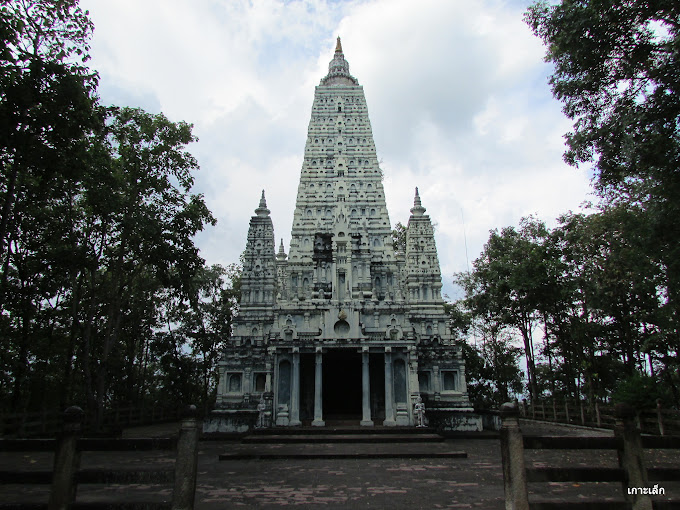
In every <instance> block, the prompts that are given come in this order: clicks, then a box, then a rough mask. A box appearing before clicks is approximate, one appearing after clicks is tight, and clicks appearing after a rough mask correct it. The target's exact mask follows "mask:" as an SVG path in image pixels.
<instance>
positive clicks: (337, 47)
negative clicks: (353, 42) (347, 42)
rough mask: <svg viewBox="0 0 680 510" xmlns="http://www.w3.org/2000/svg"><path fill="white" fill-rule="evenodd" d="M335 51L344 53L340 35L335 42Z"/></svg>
mask: <svg viewBox="0 0 680 510" xmlns="http://www.w3.org/2000/svg"><path fill="white" fill-rule="evenodd" d="M335 53H342V43H341V42H340V36H338V40H337V42H336V43H335Z"/></svg>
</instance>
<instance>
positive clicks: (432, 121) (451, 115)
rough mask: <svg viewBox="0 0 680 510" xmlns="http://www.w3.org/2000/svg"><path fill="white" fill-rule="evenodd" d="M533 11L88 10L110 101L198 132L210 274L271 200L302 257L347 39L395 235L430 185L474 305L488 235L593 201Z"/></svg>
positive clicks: (205, 0)
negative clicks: (531, 23) (322, 96)
mask: <svg viewBox="0 0 680 510" xmlns="http://www.w3.org/2000/svg"><path fill="white" fill-rule="evenodd" d="M530 3H531V2H528V1H519V0H507V1H502V0H475V1H469V0H419V1H415V0H354V1H351V0H348V1H341V0H336V1H331V0H286V1H284V0H251V1H246V0H193V1H191V2H189V1H187V0H141V1H140V0H116V1H115V2H112V1H110V0H81V2H80V5H81V7H82V8H83V9H87V10H89V12H90V16H91V19H92V20H93V22H94V24H95V31H94V36H93V39H92V41H91V52H90V54H91V56H92V60H91V61H90V65H91V67H92V68H93V69H96V70H97V71H98V72H99V75H100V81H99V95H100V98H101V102H102V103H103V104H115V105H119V106H131V107H140V108H143V109H145V110H146V111H149V112H152V113H161V112H162V113H163V114H165V115H166V116H167V117H168V118H169V119H170V120H172V121H186V122H188V123H191V124H193V126H194V134H195V135H196V136H197V137H198V139H199V140H198V142H196V143H194V144H192V145H191V146H190V151H191V152H192V154H193V155H194V156H195V157H196V158H197V160H198V163H199V165H200V167H201V169H200V171H199V172H198V173H197V174H196V181H195V182H196V183H195V187H194V190H193V191H194V192H195V193H201V194H203V195H204V197H205V200H206V203H207V205H208V207H209V209H210V210H211V211H212V212H213V215H214V216H215V217H216V218H217V222H218V223H217V225H216V226H215V227H212V226H209V225H208V226H207V227H206V228H205V230H204V231H203V232H201V233H200V234H199V235H198V236H197V237H196V244H197V246H198V247H199V249H200V250H201V256H202V257H203V258H204V259H206V261H207V263H208V264H223V265H227V264H230V263H233V262H237V261H238V258H239V255H240V253H241V252H242V251H243V250H244V249H245V244H246V234H247V231H248V224H249V221H250V217H251V216H252V215H253V214H254V209H255V208H256V207H257V206H258V202H259V198H260V194H261V191H262V189H264V190H265V193H266V198H267V204H268V207H269V209H270V210H271V216H272V220H273V222H274V230H275V235H276V244H277V246H278V244H279V242H280V239H283V242H284V246H285V249H286V251H288V246H289V243H290V232H291V226H292V221H293V210H294V208H295V197H296V194H297V186H298V182H299V176H300V170H301V168H302V159H303V153H304V146H305V140H306V133H307V127H308V124H309V120H310V116H311V107H312V100H313V97H314V87H315V86H316V85H318V84H319V81H320V80H321V78H323V77H324V76H325V75H326V73H327V70H328V63H329V62H330V60H331V59H332V58H333V50H334V48H335V40H336V37H337V36H340V37H341V38H342V46H343V50H344V54H345V58H346V59H347V61H348V62H349V65H350V73H351V74H352V75H353V76H355V77H356V78H357V79H358V80H359V83H360V84H361V85H362V86H363V87H364V92H365V95H366V101H367V104H368V112H369V118H370V120H371V126H372V130H373V136H374V139H375V144H376V150H377V154H378V160H379V161H380V162H381V163H380V166H381V169H382V170H383V173H384V187H385V197H386V201H387V208H388V211H389V214H390V221H391V222H392V224H393V225H394V224H396V223H397V222H402V223H404V224H406V222H407V221H408V217H409V214H410V212H409V209H410V208H411V207H412V206H413V196H414V189H415V187H416V186H418V188H419V191H420V196H421V198H422V202H423V206H425V207H426V208H427V214H429V215H430V217H431V218H432V221H433V222H434V223H435V226H436V227H435V228H436V234H435V235H436V241H437V249H438V255H439V261H440V264H441V270H442V281H443V284H444V288H443V292H444V293H445V294H447V295H448V296H450V297H451V298H456V297H460V291H459V290H458V289H456V288H455V287H454V285H453V283H452V281H453V275H454V273H456V272H461V271H466V270H467V269H468V268H469V267H471V264H472V261H473V260H474V259H476V258H477V257H478V256H479V255H480V253H481V251H482V249H483V247H484V243H485V242H486V241H487V240H488V238H489V231H490V230H493V229H499V230H500V229H502V228H503V227H506V226H517V225H518V224H519V221H520V219H521V218H522V217H524V216H528V215H531V214H533V215H535V216H537V217H538V218H540V219H542V220H544V221H546V223H548V225H549V226H554V225H555V223H556V221H555V218H556V217H557V216H559V215H560V214H563V213H565V212H567V211H570V210H571V211H580V210H582V209H581V204H583V203H584V201H587V200H590V199H592V198H593V197H592V196H591V195H590V193H591V188H590V177H589V174H588V171H587V169H575V168H573V167H569V166H567V165H566V164H565V163H564V162H563V160H562V153H563V152H564V134H565V133H567V132H568V131H570V128H571V122H570V121H569V120H568V119H567V118H566V117H565V116H564V115H563V113H562V112H561V105H560V103H559V102H558V101H557V100H555V99H554V98H553V97H552V94H551V92H550V87H549V85H548V77H549V75H550V73H551V71H552V67H551V65H550V64H548V63H546V62H545V61H544V55H545V48H544V47H543V45H542V43H541V41H540V40H539V39H538V38H537V37H535V36H534V35H533V34H532V33H531V30H530V29H529V27H528V26H527V25H526V24H525V23H524V22H523V20H522V17H523V13H524V11H525V10H526V8H527V6H528V5H529V4H530Z"/></svg>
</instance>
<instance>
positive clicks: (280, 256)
mask: <svg viewBox="0 0 680 510" xmlns="http://www.w3.org/2000/svg"><path fill="white" fill-rule="evenodd" d="M286 257H287V255H286V252H285V251H283V238H282V239H281V244H280V245H279V252H278V253H277V254H276V260H286Z"/></svg>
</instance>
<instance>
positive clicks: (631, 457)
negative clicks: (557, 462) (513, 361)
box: [500, 402, 680, 510]
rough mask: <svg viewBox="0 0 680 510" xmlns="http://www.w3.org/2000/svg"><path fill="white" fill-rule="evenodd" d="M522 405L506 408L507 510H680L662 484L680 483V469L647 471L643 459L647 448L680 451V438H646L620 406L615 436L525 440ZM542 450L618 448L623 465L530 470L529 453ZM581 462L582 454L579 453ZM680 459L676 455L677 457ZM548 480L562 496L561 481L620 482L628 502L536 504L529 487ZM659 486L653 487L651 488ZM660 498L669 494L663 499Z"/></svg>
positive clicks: (540, 466) (678, 502) (629, 412)
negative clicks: (528, 463) (526, 457)
mask: <svg viewBox="0 0 680 510" xmlns="http://www.w3.org/2000/svg"><path fill="white" fill-rule="evenodd" d="M518 407H519V406H518V405H517V403H516V402H513V403H507V404H504V405H503V406H501V410H500V415H501V419H502V426H501V435H500V437H501V456H502V461H503V481H504V489H505V508H506V509H508V510H529V509H533V510H567V509H584V510H585V509H588V510H592V509H595V508H597V509H600V510H609V509H611V510H614V509H620V508H623V509H633V510H652V509H653V508H654V509H660V508H664V509H665V508H679V507H680V500H679V499H677V497H676V498H673V499H669V498H668V497H667V496H668V495H666V494H665V491H664V489H663V487H659V484H658V482H665V481H673V482H676V481H678V480H680V467H677V466H675V467H672V466H668V465H664V466H663V467H656V468H648V467H647V465H646V464H645V463H644V461H643V455H642V452H643V449H645V448H651V449H668V448H672V449H676V450H680V437H658V436H657V437H654V436H641V435H640V431H639V429H638V428H637V426H636V423H635V422H636V420H635V412H634V411H633V409H632V408H630V406H627V405H625V404H624V405H619V406H617V408H616V410H615V420H616V424H615V427H614V436H613V437H594V436H591V437H574V436H569V437H555V436H545V437H538V436H531V437H529V436H528V437H523V435H522V432H521V430H520V427H519V421H518V417H519V414H520V412H519V408H518ZM527 449H541V450H551V449H560V450H572V451H575V452H583V451H584V450H591V449H594V450H607V449H610V450H616V451H617V454H618V459H619V465H618V467H592V466H587V465H583V463H580V464H579V465H578V466H577V467H563V466H554V465H546V463H545V462H541V463H539V464H538V465H531V466H526V465H525V460H524V451H525V450H527ZM578 457H579V458H582V455H578ZM676 458H677V457H676ZM531 482H548V483H550V484H551V487H555V488H554V489H553V491H556V492H558V493H559V494H560V495H561V494H563V489H561V488H560V487H559V486H558V485H559V483H565V482H569V483H570V484H572V485H573V486H574V487H579V486H580V485H579V484H582V483H584V482H597V483H599V482H620V483H621V484H622V485H621V486H622V489H623V494H622V496H623V500H622V501H621V500H619V501H614V500H612V499H611V498H610V497H607V498H603V499H601V500H594V501H589V500H585V499H583V498H581V497H579V498H578V499H576V500H566V499H564V497H560V498H559V499H560V500H559V501H535V500H531V501H530V498H529V491H528V487H527V483H531ZM651 483H654V486H653V487H652V486H650V484H651ZM661 496H666V497H665V498H663V499H660V497H661Z"/></svg>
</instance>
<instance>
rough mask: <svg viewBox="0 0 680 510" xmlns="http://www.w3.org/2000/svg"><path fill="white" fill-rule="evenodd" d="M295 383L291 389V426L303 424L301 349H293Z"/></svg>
mask: <svg viewBox="0 0 680 510" xmlns="http://www.w3.org/2000/svg"><path fill="white" fill-rule="evenodd" d="M292 376H293V377H292V379H293V384H292V387H291V389H290V422H289V423H288V424H289V425H290V426H293V427H294V426H297V425H302V422H301V421H300V350H299V349H298V348H297V347H296V348H294V349H293V373H292Z"/></svg>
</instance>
